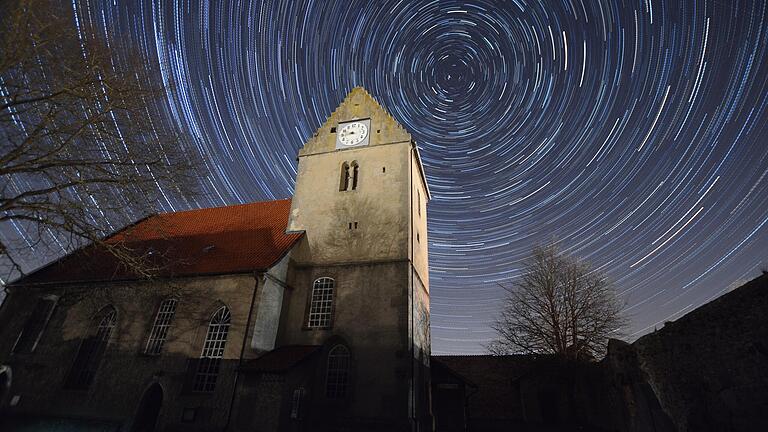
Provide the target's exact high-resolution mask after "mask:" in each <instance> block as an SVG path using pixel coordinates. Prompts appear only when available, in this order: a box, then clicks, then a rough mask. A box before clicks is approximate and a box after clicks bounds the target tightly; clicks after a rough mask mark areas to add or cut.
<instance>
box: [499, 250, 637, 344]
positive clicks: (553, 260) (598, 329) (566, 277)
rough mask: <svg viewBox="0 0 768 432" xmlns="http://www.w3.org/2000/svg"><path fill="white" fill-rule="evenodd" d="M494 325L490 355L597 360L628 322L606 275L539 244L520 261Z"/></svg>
mask: <svg viewBox="0 0 768 432" xmlns="http://www.w3.org/2000/svg"><path fill="white" fill-rule="evenodd" d="M505 289H506V290H507V293H508V295H507V298H506V300H505V303H504V307H503V309H502V311H501V313H500V316H499V318H498V319H497V321H496V322H495V323H494V324H493V326H492V327H493V328H494V329H495V330H496V332H497V333H498V339H497V340H495V341H494V342H492V343H491V344H490V345H489V347H488V348H489V350H490V351H491V352H492V353H494V354H508V353H527V354H545V353H546V354H557V355H560V356H563V357H568V358H590V357H592V358H596V357H598V356H599V355H601V354H602V353H604V352H605V349H606V346H607V343H608V338H609V337H611V336H614V337H615V336H617V335H619V334H620V332H621V330H622V329H623V328H624V327H625V325H626V319H625V318H624V317H623V316H622V304H621V302H619V300H618V297H617V295H616V292H615V290H614V289H613V288H612V286H611V284H610V283H609V282H608V280H607V278H606V276H605V275H603V274H601V273H600V272H597V271H594V270H592V269H591V268H590V266H589V264H587V263H585V262H582V261H579V260H577V259H575V258H573V257H570V256H568V255H566V254H564V253H562V252H560V251H559V250H558V249H557V247H556V246H554V245H549V246H539V247H536V248H535V249H534V250H533V253H532V254H531V256H530V257H529V258H528V260H527V261H526V262H525V264H524V270H523V275H522V276H521V278H520V279H519V280H517V281H516V282H515V283H514V285H513V286H512V287H511V288H506V287H505Z"/></svg>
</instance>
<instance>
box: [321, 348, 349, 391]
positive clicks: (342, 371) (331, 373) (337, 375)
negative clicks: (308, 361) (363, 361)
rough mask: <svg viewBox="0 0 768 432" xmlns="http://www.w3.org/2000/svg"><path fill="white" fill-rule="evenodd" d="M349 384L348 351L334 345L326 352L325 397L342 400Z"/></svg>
mask: <svg viewBox="0 0 768 432" xmlns="http://www.w3.org/2000/svg"><path fill="white" fill-rule="evenodd" d="M348 383H349V349H348V348H347V347H345V346H344V345H336V346H334V347H333V348H331V350H330V351H328V366H327V368H326V375H325V396H326V397H328V398H330V399H343V398H345V397H346V396H347V385H348Z"/></svg>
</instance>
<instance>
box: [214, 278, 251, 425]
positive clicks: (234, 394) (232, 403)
mask: <svg viewBox="0 0 768 432" xmlns="http://www.w3.org/2000/svg"><path fill="white" fill-rule="evenodd" d="M254 279H256V283H255V284H254V285H253V294H251V306H250V307H249V308H248V319H247V320H246V323H245V331H244V332H243V343H242V345H241V346H240V357H239V358H238V359H237V369H235V383H234V384H233V385H232V399H231V400H230V401H229V412H227V423H226V424H225V425H224V428H223V429H222V430H223V431H228V430H229V425H230V423H231V422H232V408H234V406H235V398H236V397H237V385H238V383H239V378H240V368H242V366H243V355H244V354H245V344H246V343H247V342H248V330H249V329H250V328H251V317H252V316H253V304H254V303H255V302H256V290H257V289H258V288H259V274H258V273H257V272H254Z"/></svg>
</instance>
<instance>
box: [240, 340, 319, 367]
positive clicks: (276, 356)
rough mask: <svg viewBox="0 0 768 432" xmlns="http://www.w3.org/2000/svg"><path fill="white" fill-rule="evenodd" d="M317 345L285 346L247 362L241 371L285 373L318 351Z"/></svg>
mask: <svg viewBox="0 0 768 432" xmlns="http://www.w3.org/2000/svg"><path fill="white" fill-rule="evenodd" d="M320 348H321V346H319V345H286V346H282V347H280V348H275V349H273V350H272V351H269V352H267V353H265V354H263V355H262V356H261V357H259V358H257V359H254V360H249V361H247V362H246V363H245V364H243V366H242V369H243V370H245V371H249V372H262V373H280V372H286V371H288V370H289V369H291V368H293V367H294V366H296V365H297V364H299V363H301V362H302V361H304V360H305V359H306V358H308V357H309V356H311V355H312V354H314V353H315V352H317V351H319V350H320Z"/></svg>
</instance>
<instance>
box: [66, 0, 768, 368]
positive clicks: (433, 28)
mask: <svg viewBox="0 0 768 432" xmlns="http://www.w3.org/2000/svg"><path fill="white" fill-rule="evenodd" d="M114 3H117V4H116V5H115V4H114ZM138 3H139V2H133V1H117V2H112V1H104V2H100V1H94V0H90V1H88V2H85V1H80V2H78V1H77V0H75V3H74V5H73V6H74V7H75V8H76V11H77V20H78V21H79V22H81V23H84V22H88V21H89V22H91V23H93V24H94V25H95V26H96V27H98V28H100V29H103V31H104V33H105V34H106V36H107V38H108V40H112V41H114V40H116V39H118V38H119V39H120V40H121V41H122V42H128V43H132V44H134V45H135V46H137V47H139V49H140V50H141V51H143V52H144V53H145V55H146V56H147V57H148V58H149V59H151V60H152V61H154V62H159V63H160V64H161V65H162V66H163V68H164V71H165V73H164V77H163V78H164V79H165V80H168V81H175V82H176V83H178V89H177V90H178V91H177V94H175V95H173V96H171V97H169V98H168V100H167V101H166V103H165V106H164V107H162V110H163V111H164V112H165V113H166V114H167V121H169V122H174V123H176V124H177V125H179V127H181V128H183V129H184V130H186V131H187V132H188V133H189V134H191V135H192V137H193V138H194V142H195V144H196V147H193V148H190V149H189V151H192V152H199V153H200V154H202V156H203V158H204V160H205V163H206V168H207V170H208V172H207V173H206V172H203V173H201V175H202V176H205V178H204V180H203V182H204V189H205V192H206V194H205V196H206V198H205V199H203V200H198V201H196V202H186V201H181V200H178V199H175V198H173V197H170V196H169V197H168V201H167V202H164V203H161V206H162V208H164V209H165V210H169V211H170V210H180V209H184V208H188V207H209V206H219V205H225V204H234V203H240V202H248V201H257V200H264V199H276V198H284V197H288V196H290V195H291V193H292V190H293V185H294V179H295V176H296V161H295V158H296V152H297V150H298V149H299V148H300V147H301V146H302V144H303V143H304V142H305V141H306V140H307V139H308V138H309V137H311V136H312V134H313V133H314V131H315V129H317V128H318V127H319V126H320V125H321V124H322V123H323V121H324V120H325V119H326V118H327V117H328V116H329V115H330V113H331V112H332V111H333V109H334V108H335V107H336V106H337V105H338V104H339V103H340V102H341V100H342V99H343V98H344V96H345V95H346V94H347V92H348V91H349V90H350V89H351V88H352V87H354V86H357V85H362V86H364V87H365V88H366V89H367V90H368V91H369V92H370V93H371V95H373V96H374V97H375V98H376V99H377V100H378V101H379V102H380V103H381V104H382V105H383V106H384V107H385V108H386V109H387V110H388V111H389V112H390V113H391V114H392V115H393V116H394V117H395V118H396V119H397V120H399V121H400V122H401V123H402V124H403V125H404V126H405V128H406V129H408V130H409V131H410V132H411V133H412V134H413V136H414V138H415V140H416V141H417V143H418V145H419V147H420V148H421V155H422V157H423V161H424V164H425V167H426V172H427V177H428V179H429V184H430V188H431V192H432V195H433V200H432V201H431V203H430V205H429V236H430V238H429V247H430V250H429V253H430V280H431V293H432V343H433V353H435V354H445V353H479V352H482V351H483V350H484V345H485V344H487V343H488V342H489V340H490V339H491V338H493V336H494V333H493V331H492V330H490V329H489V327H488V323H489V322H490V321H491V320H493V318H494V316H495V314H496V311H497V310H498V309H497V308H498V307H499V306H500V304H501V300H502V298H503V295H504V290H503V289H501V288H500V287H499V286H498V283H503V284H509V283H510V282H511V281H513V280H514V278H515V277H516V276H517V275H519V272H520V262H521V260H522V259H523V258H524V257H525V256H526V254H527V253H528V252H529V251H530V248H531V247H532V246H533V245H534V244H536V243H540V242H546V241H550V240H552V239H555V240H557V241H558V242H559V244H560V245H561V247H562V248H563V249H564V250H565V251H567V252H570V253H573V254H575V255H578V256H581V257H583V258H585V259H587V260H589V261H591V262H592V263H593V264H594V266H595V267H596V268H598V269H600V270H602V271H604V272H606V273H607V274H608V275H609V276H610V277H611V279H612V280H613V281H614V282H615V284H616V287H617V289H618V290H619V292H620V293H621V295H622V298H623V299H625V300H626V302H627V313H628V314H629V316H630V317H631V322H632V325H631V329H630V331H629V332H628V333H629V334H627V335H626V338H627V339H634V338H636V337H637V336H639V335H640V334H642V333H644V332H648V331H651V330H653V328H654V327H657V326H658V327H661V325H662V324H663V322H664V321H665V320H673V319H676V318H678V317H680V316H681V315H683V314H685V313H686V312H688V311H690V310H692V309H693V308H695V307H697V306H699V305H701V304H702V303H704V302H707V301H709V300H711V299H712V298H714V297H716V296H718V295H720V294H722V293H723V292H725V291H726V290H727V289H728V288H729V287H730V286H733V284H734V283H737V282H738V281H744V280H749V279H751V278H753V277H755V276H757V275H758V274H759V273H760V270H761V268H768V113H766V108H767V105H768V104H767V103H768V57H766V54H768V53H767V50H768V22H767V19H768V5H766V2H765V1H758V0H754V1H742V2H739V1H731V0H718V1H705V0H693V1H659V0H653V1H650V0H645V1H638V2H632V1H618V0H617V1H602V2H599V3H598V2H597V1H592V0H589V1H587V0H562V1H555V0H541V1H525V0H516V1H508V2H495V1H494V2H492V1H472V2H468V1H429V2H412V1H399V2H397V1H393V2H384V1H370V2H347V1H314V2H306V1H295V0H288V1H282V2H276V1H263V2H259V1H248V0H242V1H217V2H212V4H205V5H196V4H189V3H188V2H179V3H178V4H173V3H172V2H157V1H154V2H149V1H147V2H144V4H143V5H139V4H138ZM73 25H76V24H75V23H73Z"/></svg>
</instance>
